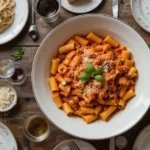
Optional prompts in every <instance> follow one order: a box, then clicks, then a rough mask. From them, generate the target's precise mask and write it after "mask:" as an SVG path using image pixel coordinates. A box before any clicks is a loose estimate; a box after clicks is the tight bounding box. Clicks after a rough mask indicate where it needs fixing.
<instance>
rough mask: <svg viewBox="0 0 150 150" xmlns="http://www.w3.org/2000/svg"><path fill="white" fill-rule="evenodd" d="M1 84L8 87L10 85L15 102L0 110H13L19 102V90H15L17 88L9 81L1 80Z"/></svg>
mask: <svg viewBox="0 0 150 150" xmlns="http://www.w3.org/2000/svg"><path fill="white" fill-rule="evenodd" d="M1 85H6V86H7V87H9V88H10V89H11V90H13V92H14V100H13V101H14V102H13V103H12V104H11V105H10V106H9V107H7V108H6V109H3V110H1V109H0V112H7V111H9V110H11V109H12V108H13V107H14V106H15V105H16V104H17V101H18V95H17V91H16V90H15V88H14V87H13V86H11V85H10V84H9V83H8V82H4V81H1V82H0V86H1Z"/></svg>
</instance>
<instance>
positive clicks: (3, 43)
mask: <svg viewBox="0 0 150 150" xmlns="http://www.w3.org/2000/svg"><path fill="white" fill-rule="evenodd" d="M26 1H27V7H28V8H27V9H28V13H27V19H26V21H25V23H24V25H23V26H22V28H21V29H20V31H19V32H18V33H17V34H16V35H15V36H14V37H13V38H10V39H9V40H8V41H5V42H3V43H0V45H3V44H6V43H8V42H10V41H12V40H13V39H15V38H16V37H17V36H18V35H19V34H20V32H21V31H22V30H23V29H24V27H25V25H26V24H27V21H28V18H29V2H28V0H26Z"/></svg>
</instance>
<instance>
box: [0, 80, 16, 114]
mask: <svg viewBox="0 0 150 150" xmlns="http://www.w3.org/2000/svg"><path fill="white" fill-rule="evenodd" d="M16 104H17V92H16V90H15V89H14V88H13V87H12V86H11V85H10V84H8V83H6V82H0V112H6V111H9V110H11V109H12V108H13V107H14V106H15V105H16Z"/></svg>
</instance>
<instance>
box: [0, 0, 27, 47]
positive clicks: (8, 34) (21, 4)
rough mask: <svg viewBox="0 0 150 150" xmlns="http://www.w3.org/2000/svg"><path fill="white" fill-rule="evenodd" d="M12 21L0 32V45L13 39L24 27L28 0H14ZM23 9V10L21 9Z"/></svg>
mask: <svg viewBox="0 0 150 150" xmlns="http://www.w3.org/2000/svg"><path fill="white" fill-rule="evenodd" d="M15 3H16V4H15V7H14V13H15V16H14V21H13V22H12V24H11V25H10V26H9V27H8V28H7V29H6V30H5V31H4V32H2V33H0V45H2V44H5V43H7V42H9V41H11V40H12V39H14V38H15V37H16V36H17V35H18V34H19V33H20V32H21V31H22V30H23V28H24V27H25V24H26V22H27V20H28V15H29V5H28V0H23V1H20V0H15ZM22 10H24V11H22Z"/></svg>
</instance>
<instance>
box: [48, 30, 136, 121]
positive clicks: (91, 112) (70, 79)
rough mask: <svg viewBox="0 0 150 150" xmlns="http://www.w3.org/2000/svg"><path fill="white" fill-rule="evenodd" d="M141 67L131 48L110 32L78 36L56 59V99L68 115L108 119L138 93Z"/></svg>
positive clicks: (53, 80)
mask: <svg viewBox="0 0 150 150" xmlns="http://www.w3.org/2000/svg"><path fill="white" fill-rule="evenodd" d="M137 75H138V70H137V68H136V67H135V62H134V60H132V55H131V51H130V50H127V48H126V47H125V46H124V45H122V44H121V43H119V42H118V41H116V40H115V39H114V38H113V37H111V36H110V35H108V36H106V37H101V36H99V35H96V34H95V33H93V32H90V33H89V34H88V35H87V36H79V35H75V36H74V37H73V38H71V39H69V40H68V41H67V42H66V43H65V44H64V45H62V46H61V47H60V48H59V54H58V57H56V58H53V59H52V65H51V69H50V78H49V84H50V88H51V91H52V98H53V99H54V102H55V103H56V105H57V107H58V108H62V109H63V110H64V112H65V113H66V115H67V116H71V115H75V116H78V117H80V118H82V119H83V120H84V121H85V122H86V123H91V122H93V121H95V120H98V119H101V120H104V121H107V120H108V119H109V118H110V116H112V115H113V114H114V113H115V112H117V110H122V109H125V107H126V105H127V102H128V100H129V99H131V98H132V97H134V96H135V95H136V94H135V78H136V77H137Z"/></svg>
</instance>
